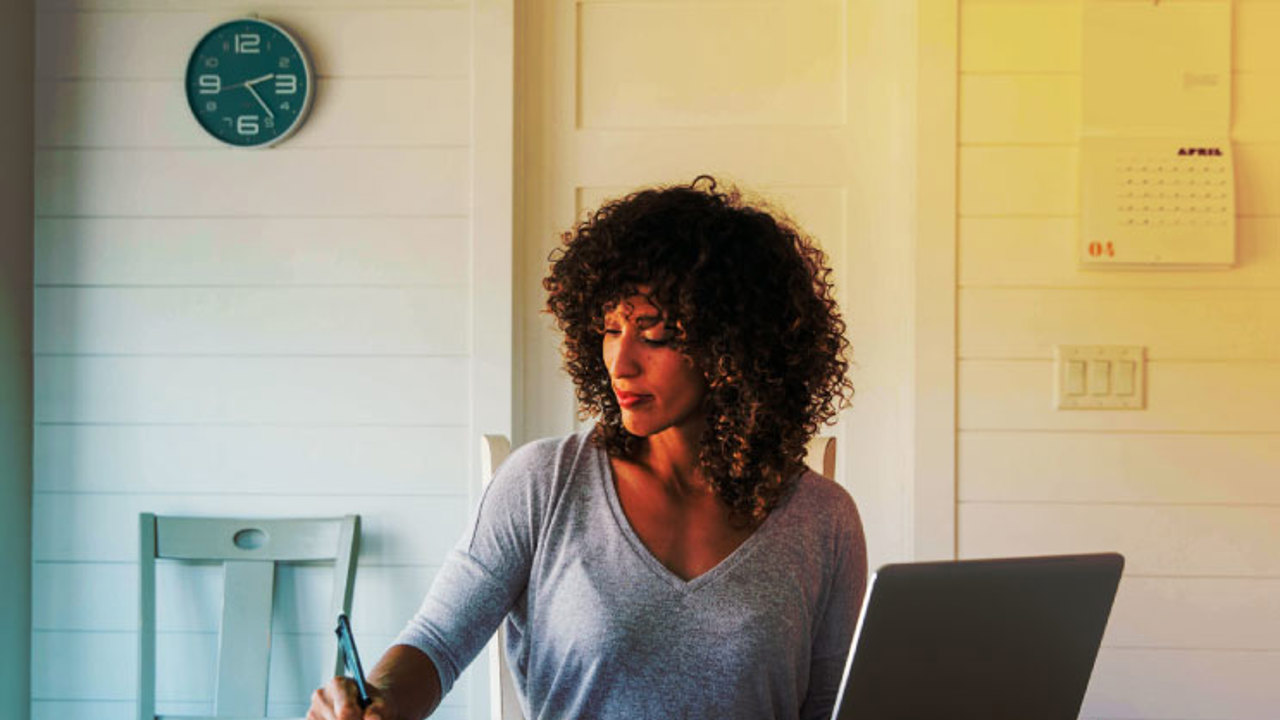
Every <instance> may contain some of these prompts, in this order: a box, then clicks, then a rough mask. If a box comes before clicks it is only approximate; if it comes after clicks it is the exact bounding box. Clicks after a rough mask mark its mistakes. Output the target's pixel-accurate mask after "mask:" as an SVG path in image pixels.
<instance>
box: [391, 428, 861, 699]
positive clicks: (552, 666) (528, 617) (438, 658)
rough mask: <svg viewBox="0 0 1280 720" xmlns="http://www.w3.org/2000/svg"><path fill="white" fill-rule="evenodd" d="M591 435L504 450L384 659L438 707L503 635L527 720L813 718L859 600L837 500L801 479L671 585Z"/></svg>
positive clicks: (846, 501)
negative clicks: (718, 557) (706, 565)
mask: <svg viewBox="0 0 1280 720" xmlns="http://www.w3.org/2000/svg"><path fill="white" fill-rule="evenodd" d="M590 432H591V430H590V429H588V430H585V431H583V432H581V433H578V434H576V435H570V436H568V437H564V438H559V439H548V440H541V441H537V442H533V443H530V444H528V445H525V446H524V447H521V448H519V449H518V450H516V451H515V452H514V453H512V455H511V456H510V457H509V458H508V459H507V461H506V462H505V463H503V464H502V466H501V467H500V468H499V469H498V472H497V474H496V476H495V477H494V479H493V481H492V482H491V483H490V484H489V486H488V487H487V488H486V489H485V493H484V496H483V497H482V499H481V501H480V505H479V508H478V509H477V512H476V515H475V517H474V519H473V522H472V524H471V527H470V529H469V530H468V532H467V533H466V534H465V535H464V536H463V538H462V540H461V541H460V542H459V544H458V546H457V547H456V548H455V549H454V550H453V551H452V552H451V553H450V555H449V557H448V559H447V561H446V562H445V564H444V566H443V567H442V568H441V569H440V572H439V574H438V575H437V577H436V580H435V582H434V584H433V585H432V587H431V590H430V591H429V592H428V593H427V597H426V598H425V599H424V600H423V602H422V606H421V607H420V608H419V610H418V612H417V614H416V615H415V616H414V618H413V619H412V620H411V621H410V622H409V623H408V625H407V626H406V627H405V629H404V631H402V632H401V633H400V635H399V637H398V638H397V639H396V642H397V643H399V644H405V645H411V646H413V647H416V648H418V649H420V650H422V651H423V652H425V653H426V654H427V656H429V657H430V658H431V660H432V662H434V663H435V666H436V668H437V670H438V671H439V674H440V681H441V685H442V686H443V688H444V690H445V692H448V691H449V689H450V688H451V687H452V686H453V684H454V682H455V681H456V680H457V677H458V674H459V673H461V672H462V670H463V669H464V668H465V667H466V666H467V665H468V664H469V663H470V662H471V661H472V660H473V659H474V658H475V657H476V655H477V654H478V653H479V652H480V651H481V650H482V649H483V647H484V644H485V643H486V642H487V641H488V640H489V638H490V637H491V636H492V635H493V633H494V631H495V630H496V629H497V627H498V625H499V624H500V623H502V622H503V620H504V618H505V621H506V627H507V644H506V648H507V658H508V660H509V662H510V665H511V670H512V673H513V675H514V676H515V681H516V687H517V688H519V689H520V692H521V695H522V697H521V701H522V705H523V710H524V714H525V717H526V718H529V719H530V720H535V719H541V718H547V719H554V720H561V719H564V718H663V719H666V718H707V719H712V718H716V719H719V718H733V719H735V720H749V719H754V718H759V719H761V720H765V719H766V718H768V719H782V718H827V717H830V714H831V708H832V706H833V705H834V703H835V697H836V692H837V690H838V686H839V681H840V676H841V673H842V672H843V669H844V661H845V657H846V654H847V652H848V649H849V643H850V640H851V639H852V637H853V630H854V625H855V623H856V621H857V615H858V609H859V605H860V603H861V600H862V594H863V591H864V589H865V587H866V575H867V561H866V548H865V544H864V540H863V534H862V526H861V524H860V521H859V519H858V513H857V510H856V508H855V507H854V503H853V500H852V499H851V498H850V497H849V494H848V493H847V492H846V491H845V490H844V489H843V488H841V487H840V486H839V485H837V484H835V483H834V482H832V481H830V480H827V479H826V478H823V477H821V476H819V475H817V474H815V473H813V472H810V471H806V472H805V473H804V474H802V475H801V476H800V477H799V478H798V479H797V481H796V483H795V486H794V489H793V490H792V491H791V492H790V493H789V494H788V496H787V497H786V498H785V499H784V500H783V501H782V502H781V504H779V506H778V507H777V508H775V509H774V510H773V511H772V512H771V513H770V514H769V516H768V518H766V520H765V521H764V523H763V524H762V525H761V526H760V527H759V528H758V529H757V530H756V531H755V532H754V533H753V534H752V535H751V536H750V537H749V538H747V540H746V541H745V542H743V543H742V544H741V545H740V546H739V547H738V548H737V549H736V550H734V552H733V553H732V554H730V555H729V556H728V557H727V558H725V559H724V560H723V561H722V562H721V563H720V564H719V565H716V566H715V567H714V568H712V569H711V570H708V571H707V572H705V573H703V574H702V575H699V576H698V577H696V578H693V579H692V580H689V581H687V582H686V581H685V580H682V579H681V578H680V577H679V576H677V575H675V574H674V573H672V572H671V571H670V570H668V569H667V568H666V567H665V566H664V565H662V563H661V562H659V561H658V560H657V559H656V558H655V557H654V556H653V554H652V553H650V552H649V550H648V549H647V548H646V547H645V546H644V543H643V542H641V540H640V538H639V537H638V536H637V535H636V534H635V531H634V530H633V529H632V528H631V525H630V523H629V522H628V521H627V518H626V516H625V515H624V514H623V511H622V506H621V504H620V503H619V501H618V494H617V489H616V487H615V484H614V478H613V473H612V470H611V468H610V466H609V461H608V457H607V456H606V455H605V453H604V451H603V450H602V449H600V448H599V447H597V446H596V445H595V444H594V443H593V442H592V441H591V440H590V439H589V437H588V436H589V434H590Z"/></svg>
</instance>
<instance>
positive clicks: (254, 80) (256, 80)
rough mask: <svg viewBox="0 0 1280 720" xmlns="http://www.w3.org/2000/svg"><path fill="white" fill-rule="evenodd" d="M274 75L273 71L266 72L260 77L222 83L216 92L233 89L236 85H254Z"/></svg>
mask: <svg viewBox="0 0 1280 720" xmlns="http://www.w3.org/2000/svg"><path fill="white" fill-rule="evenodd" d="M275 76H276V74H275V73H267V74H266V75H263V76H261V77H256V78H251V79H249V80H245V81H244V82H238V83H236V84H235V85H223V86H222V90H219V91H218V92H224V91H226V90H234V89H235V88H238V87H252V86H254V85H257V84H258V83H260V82H264V81H266V80H270V79H271V78H273V77H275Z"/></svg>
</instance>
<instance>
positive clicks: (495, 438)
mask: <svg viewBox="0 0 1280 720" xmlns="http://www.w3.org/2000/svg"><path fill="white" fill-rule="evenodd" d="M510 454H511V441H510V440H508V439H507V436H505V435H485V436H484V437H483V438H481V442H480V473H481V478H483V480H484V482H485V484H486V485H487V484H488V483H489V481H490V480H492V479H493V474H494V473H495V472H496V471H497V470H498V466H499V465H501V464H502V461H503V460H506V459H507V455H510ZM506 648H507V631H506V630H505V629H504V628H502V627H499V628H498V632H497V634H495V635H494V636H493V639H492V640H490V641H489V717H491V718H492V720H523V718H524V714H523V712H522V711H521V710H520V699H519V697H518V696H517V695H516V684H515V681H514V680H512V679H511V670H510V668H508V666H507V650H506Z"/></svg>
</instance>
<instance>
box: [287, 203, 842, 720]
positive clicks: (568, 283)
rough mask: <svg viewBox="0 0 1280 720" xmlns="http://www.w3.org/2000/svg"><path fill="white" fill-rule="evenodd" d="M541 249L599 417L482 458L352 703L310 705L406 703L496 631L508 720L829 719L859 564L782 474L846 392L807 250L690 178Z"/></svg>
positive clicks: (810, 486)
mask: <svg viewBox="0 0 1280 720" xmlns="http://www.w3.org/2000/svg"><path fill="white" fill-rule="evenodd" d="M552 259H553V265H552V269H551V274H550V275H549V276H548V277H547V278H546V279H545V280H544V282H543V284H544V286H545V287H546V289H547V290H548V292H549V294H550V297H549V300H548V308H549V310H550V312H551V313H552V314H553V315H554V316H555V318H556V320H557V323H558V325H559V327H560V329H561V330H562V331H563V333H564V336H565V342H564V350H565V358H566V367H567V369H568V370H569V373H570V374H571V375H572V376H573V379H574V382H575V385H576V388H577V396H578V401H579V404H580V408H581V412H582V413H583V414H584V415H588V416H597V417H598V418H599V420H598V421H597V423H596V424H595V425H594V426H593V427H592V428H590V429H588V430H586V431H583V432H580V433H577V434H575V435H571V436H568V437H565V438H559V439H550V440H542V441H538V442H534V443H530V444H528V445H526V446H524V447H522V448H520V449H519V450H517V451H516V452H515V453H513V454H512V455H511V457H510V458H508V460H507V461H506V462H505V463H504V464H503V465H502V467H501V468H500V469H499V471H498V473H497V475H496V477H495V478H494V480H493V481H492V482H491V483H490V485H489V487H488V488H487V489H486V492H485V495H484V497H483V499H482V500H481V503H480V507H479V508H478V510H477V513H476V516H475V518H474V522H473V524H472V526H471V528H470V530H469V531H468V532H467V533H466V535H465V536H464V537H463V539H462V541H461V542H460V543H459V545H458V547H457V548H456V549H455V550H454V552H453V553H452V554H451V555H450V557H449V559H448V561H447V562H446V563H445V565H444V566H443V567H442V569H441V571H440V573H439V575H438V577H437V579H436V581H435V583H434V585H433V586H432V589H431V591H430V592H429V593H428V595H427V597H426V599H425V600H424V601H423V604H422V606H421V608H420V609H419V611H418V613H417V615H416V616H415V617H414V618H413V620H412V621H410V623H409V624H408V626H407V627H406V628H405V630H404V631H403V632H402V633H401V634H400V636H399V637H398V638H397V641H396V644H395V645H393V646H392V647H391V649H390V650H388V651H387V653H386V655H384V656H383V658H382V660H381V661H380V662H379V663H378V665H377V667H376V668H375V669H374V670H373V672H372V673H371V674H370V678H369V679H370V681H371V683H372V685H373V686H374V688H373V690H372V695H373V697H374V698H375V701H374V703H373V704H372V705H371V706H370V707H369V708H368V709H366V710H365V712H364V714H363V716H362V715H361V714H360V711H359V709H358V708H357V707H356V705H355V703H354V701H353V697H354V689H353V687H352V683H351V682H350V681H348V680H345V679H342V678H335V679H334V680H333V681H332V682H330V683H329V684H328V685H326V686H325V687H324V688H321V689H320V690H317V691H316V694H315V695H314V696H313V700H312V708H311V712H310V714H309V715H308V717H309V718H317V719H319V718H324V719H326V720H327V719H329V718H339V719H340V720H345V719H347V718H359V717H364V718H385V719H387V720H391V719H393V718H394V719H396V720H399V719H401V718H404V719H408V718H419V717H422V716H423V715H425V714H427V713H428V712H429V711H430V710H432V709H433V708H434V707H435V706H436V704H437V703H438V702H439V700H440V698H441V697H442V695H443V694H444V693H445V692H448V690H449V689H450V687H451V686H452V685H453V683H454V681H455V680H456V679H457V677H458V674H459V673H460V672H461V671H462V670H463V668H465V667H466V666H467V664H468V663H470V662H471V660H472V659H473V658H474V657H475V656H476V654H478V653H479V651H480V650H481V649H482V648H483V646H484V644H485V643H486V642H487V641H488V639H489V637H490V636H491V635H492V634H493V632H494V630H495V629H496V628H497V627H498V625H499V624H500V623H502V622H503V620H504V619H505V621H506V624H507V625H506V626H507V628H508V633H507V648H506V649H507V653H508V659H509V661H510V664H511V667H512V672H513V674H514V675H515V679H516V685H517V687H519V688H520V691H521V694H522V698H521V700H522V704H523V710H524V713H525V716H526V717H528V718H557V719H558V718H798V717H799V718H822V717H829V715H830V713H831V708H832V706H833V704H834V702H835V695H836V692H837V690H838V684H839V679H840V675H841V671H842V670H843V664H844V659H845V655H846V653H847V650H848V647H849V642H850V639H851V637H852V634H853V628H854V623H855V620H856V617H857V613H858V609H859V604H860V602H861V598H862V593H863V589H864V587H865V580H866V552H865V547H864V541H863V535H862V528H861V525H860V524H859V520H858V516H857V511H856V509H855V507H854V504H853V501H852V500H851V499H850V497H849V495H848V493H846V492H845V491H844V490H843V489H842V488H840V487H839V486H838V485H836V484H835V483H833V482H831V481H830V480H827V479H825V478H822V477H820V476H818V475H817V474H815V473H813V472H811V471H807V470H805V469H804V465H803V462H802V460H803V457H804V453H805V446H806V444H807V442H808V440H809V439H810V438H811V437H812V436H813V435H814V434H815V433H816V432H817V429H818V428H819V426H820V425H821V424H823V423H824V422H826V421H827V420H829V419H830V418H831V417H832V416H833V415H834V414H835V413H836V412H837V410H838V409H839V408H840V407H841V406H843V405H845V404H847V402H848V397H849V395H850V393H851V392H852V388H851V386H850V384H849V381H848V380H847V378H846V377H845V372H846V369H847V362H846V359H845V357H844V355H845V351H846V349H847V342H846V341H845V339H844V337H843V334H844V324H843V322H842V321H841V319H840V317H839V312H838V310H837V307H836V303H835V301H834V299H833V298H832V296H831V284H830V281H829V279H828V278H829V275H830V270H829V269H828V268H827V267H826V266H825V264H824V263H825V258H824V257H823V254H822V253H821V251H820V250H818V249H817V248H816V247H814V245H813V244H812V243H811V242H810V241H809V240H808V239H807V238H806V237H805V236H804V235H803V234H801V233H800V232H799V231H798V230H797V229H796V228H794V227H793V226H791V225H790V224H788V223H787V222H785V221H783V220H780V219H778V218H776V217H774V216H773V215H771V214H769V213H768V212H766V211H764V210H762V209H760V208H758V207H753V206H751V205H748V204H745V203H744V202H743V201H742V200H741V198H740V197H739V195H738V194H737V193H735V192H720V191H718V190H717V189H716V185H715V181H714V180H711V179H710V178H699V179H698V180H695V181H694V184H693V185H691V186H687V187H683V186H681V187H666V188H658V189H649V190H643V191H640V192H637V193H633V194H632V195H629V196H627V197H625V198H622V199H620V200H617V201H614V202H611V203H609V204H606V205H605V206H604V207H602V208H601V209H599V210H598V211H596V213H595V214H594V215H593V216H592V217H590V218H589V219H587V220H586V221H584V222H582V223H581V224H579V225H578V226H577V227H576V228H575V229H574V231H573V232H571V233H567V234H566V236H565V244H564V247H562V248H561V249H560V250H559V251H557V253H556V255H555V256H553V258H552Z"/></svg>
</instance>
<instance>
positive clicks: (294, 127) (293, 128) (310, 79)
mask: <svg viewBox="0 0 1280 720" xmlns="http://www.w3.org/2000/svg"><path fill="white" fill-rule="evenodd" d="M241 22H251V23H258V24H260V25H266V26H268V27H271V28H273V29H274V30H275V31H276V32H278V33H280V34H281V35H283V36H284V39H286V40H288V41H289V44H291V45H293V49H294V50H296V51H297V52H298V57H300V58H302V70H303V72H304V73H305V74H306V78H307V93H306V96H305V97H304V98H303V99H302V109H300V110H299V111H298V115H297V117H295V118H294V119H293V122H292V123H289V127H287V128H285V129H284V132H282V133H280V134H279V135H277V136H275V137H274V138H271V139H269V140H264V141H262V142H260V143H250V144H247V145H239V144H236V143H233V142H227V141H226V140H223V139H222V138H220V137H218V136H217V135H216V134H214V133H213V132H212V131H210V130H209V128H207V127H205V126H204V123H202V122H200V115H199V114H198V113H197V112H196V107H195V105H193V104H192V102H191V93H190V92H189V91H188V86H189V85H190V81H191V70H192V65H193V64H194V63H195V61H196V51H198V50H199V49H200V46H201V45H203V44H204V41H205V40H207V39H209V36H210V35H213V34H214V33H216V32H218V31H219V30H221V29H223V28H224V27H226V26H228V25H232V24H234V23H241ZM182 83H183V88H182V94H183V95H185V96H186V99H187V109H188V110H190V111H191V117H192V119H194V120H195V121H196V125H198V126H199V127H200V129H201V130H204V131H205V134H207V135H208V136H209V137H212V138H213V139H214V140H217V141H218V142H220V143H222V144H223V145H226V146H227V147H232V148H238V149H240V150H262V149H265V148H269V147H273V146H275V145H279V144H280V143H282V142H284V141H285V140H287V139H289V137H290V136H292V135H293V134H294V133H295V132H297V131H298V128H300V127H302V124H303V123H304V122H305V121H306V119H307V115H308V114H309V113H310V112H311V102H312V100H314V99H315V94H316V90H315V73H314V72H312V68H311V58H310V56H308V55H307V49H306V47H304V46H303V44H302V42H301V41H300V40H298V38H297V37H295V36H294V34H293V33H292V32H290V31H289V29H288V28H286V27H284V26H283V25H281V24H279V23H277V22H274V21H271V20H267V19H265V18H260V17H256V16H253V15H247V16H244V17H238V18H232V19H231V20H226V21H223V22H220V23H218V24H217V25H214V26H213V27H212V28H210V29H209V30H208V32H206V33H204V34H203V35H201V36H200V39H199V40H197V41H196V44H195V46H194V47H192V48H191V55H190V57H188V58H187V72H186V74H184V75H183V78H182Z"/></svg>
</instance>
